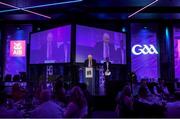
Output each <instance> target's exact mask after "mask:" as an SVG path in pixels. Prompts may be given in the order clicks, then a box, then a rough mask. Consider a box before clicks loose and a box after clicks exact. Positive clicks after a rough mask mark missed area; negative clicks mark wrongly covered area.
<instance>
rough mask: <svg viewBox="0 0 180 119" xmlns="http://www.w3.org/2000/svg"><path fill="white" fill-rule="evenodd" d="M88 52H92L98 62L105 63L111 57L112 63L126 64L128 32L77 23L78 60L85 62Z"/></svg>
mask: <svg viewBox="0 0 180 119" xmlns="http://www.w3.org/2000/svg"><path fill="white" fill-rule="evenodd" d="M121 40H123V41H124V42H121ZM120 42H121V43H123V44H122V46H123V47H121V45H120V44H121V43H120ZM122 49H123V50H122ZM88 54H92V56H93V59H95V60H96V61H97V63H103V62H104V61H105V60H106V59H105V58H106V57H109V60H110V61H111V63H112V64H126V34H125V33H120V32H115V31H110V30H105V29H100V28H94V27H88V26H82V25H77V26H76V62H81V63H82V62H84V61H85V60H86V59H87V55H88Z"/></svg>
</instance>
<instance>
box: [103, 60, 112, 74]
mask: <svg viewBox="0 0 180 119" xmlns="http://www.w3.org/2000/svg"><path fill="white" fill-rule="evenodd" d="M103 68H104V72H105V71H106V70H107V63H106V62H104V63H103ZM108 69H109V71H110V72H111V62H109V67H108Z"/></svg>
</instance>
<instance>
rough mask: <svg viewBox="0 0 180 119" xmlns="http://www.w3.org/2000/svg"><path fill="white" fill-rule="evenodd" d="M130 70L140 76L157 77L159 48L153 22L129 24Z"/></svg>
mask: <svg viewBox="0 0 180 119" xmlns="http://www.w3.org/2000/svg"><path fill="white" fill-rule="evenodd" d="M131 58H132V65H131V68H132V71H133V72H135V73H136V74H137V77H138V80H139V81H140V80H141V79H142V78H148V79H150V78H151V79H154V80H155V81H157V79H158V78H159V48H158V43H157V36H156V25H155V24H148V25H144V24H140V23H134V24H131Z"/></svg>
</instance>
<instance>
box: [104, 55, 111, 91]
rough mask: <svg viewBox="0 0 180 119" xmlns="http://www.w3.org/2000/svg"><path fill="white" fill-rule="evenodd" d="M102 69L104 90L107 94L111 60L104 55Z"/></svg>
mask: <svg viewBox="0 0 180 119" xmlns="http://www.w3.org/2000/svg"><path fill="white" fill-rule="evenodd" d="M103 69H104V80H105V83H104V84H105V87H104V88H105V91H106V94H107V88H108V82H109V80H110V79H111V62H110V61H109V57H106V60H105V62H104V63H103Z"/></svg>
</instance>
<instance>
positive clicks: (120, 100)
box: [116, 85, 133, 117]
mask: <svg viewBox="0 0 180 119" xmlns="http://www.w3.org/2000/svg"><path fill="white" fill-rule="evenodd" d="M116 101H117V107H116V108H117V110H118V113H119V114H118V116H120V115H121V116H122V117H131V116H132V112H133V98H132V96H131V89H130V87H129V86H128V85H127V86H125V87H124V88H123V90H122V92H121V94H120V97H117V99H116Z"/></svg>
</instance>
